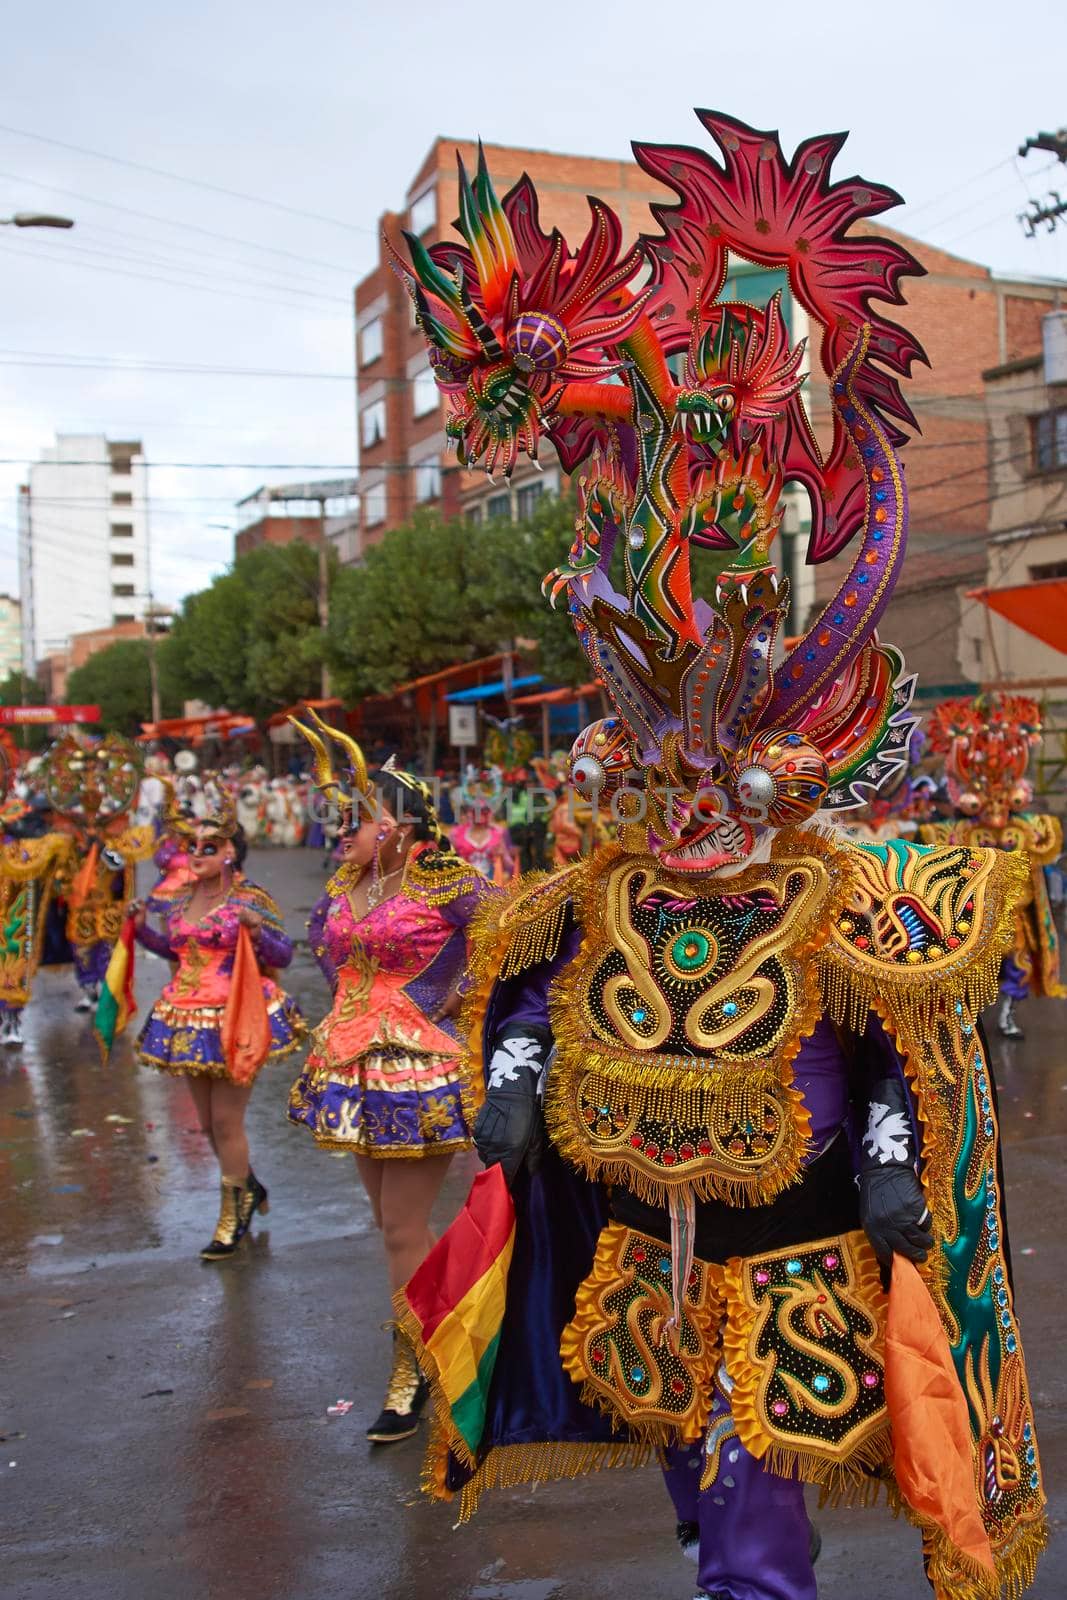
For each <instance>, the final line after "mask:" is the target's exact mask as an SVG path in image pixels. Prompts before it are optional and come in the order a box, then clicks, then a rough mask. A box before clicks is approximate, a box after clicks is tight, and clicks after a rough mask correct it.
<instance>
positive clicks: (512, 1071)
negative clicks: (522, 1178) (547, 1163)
mask: <svg viewBox="0 0 1067 1600" xmlns="http://www.w3.org/2000/svg"><path fill="white" fill-rule="evenodd" d="M551 1048H552V1035H551V1033H550V1032H549V1030H548V1029H547V1028H542V1027H538V1026H537V1025H536V1024H530V1023H522V1022H518V1023H512V1022H509V1023H507V1024H506V1025H505V1026H504V1027H503V1028H501V1030H500V1032H499V1033H498V1034H497V1035H496V1037H495V1039H494V1040H493V1054H492V1056H491V1057H490V1060H489V1066H488V1070H487V1072H486V1085H485V1104H484V1105H483V1106H482V1109H481V1110H480V1111H479V1113H478V1120H477V1121H476V1122H475V1124H474V1143H475V1145H476V1147H477V1150H478V1154H479V1155H480V1156H481V1158H482V1161H483V1162H484V1163H485V1165H486V1166H487V1167H491V1166H493V1164H494V1163H495V1162H497V1161H499V1162H500V1165H501V1166H502V1167H503V1169H504V1177H505V1178H506V1179H507V1182H508V1187H509V1188H510V1187H511V1185H512V1184H513V1183H514V1182H515V1179H516V1177H517V1176H518V1173H519V1169H520V1168H521V1167H522V1166H523V1164H524V1163H525V1165H526V1169H527V1171H529V1172H536V1171H537V1168H538V1167H539V1166H540V1164H541V1154H542V1151H543V1148H544V1119H543V1117H542V1114H541V1082H542V1078H543V1075H544V1071H545V1064H546V1062H547V1060H548V1055H549V1051H550V1050H551Z"/></svg>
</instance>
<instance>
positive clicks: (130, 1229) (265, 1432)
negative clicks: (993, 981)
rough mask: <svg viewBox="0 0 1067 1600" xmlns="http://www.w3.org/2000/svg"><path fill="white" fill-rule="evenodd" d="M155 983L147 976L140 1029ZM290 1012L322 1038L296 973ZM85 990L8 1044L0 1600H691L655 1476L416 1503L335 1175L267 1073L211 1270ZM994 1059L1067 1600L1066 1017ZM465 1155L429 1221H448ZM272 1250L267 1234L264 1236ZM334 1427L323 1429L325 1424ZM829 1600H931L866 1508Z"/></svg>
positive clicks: (415, 1471) (194, 1173)
mask: <svg viewBox="0 0 1067 1600" xmlns="http://www.w3.org/2000/svg"><path fill="white" fill-rule="evenodd" d="M250 870H251V873H252V875H253V876H254V877H255V878H257V879H258V880H259V881H260V882H262V883H264V884H266V885H267V886H268V887H269V888H270V889H272V890H273V891H274V892H275V893H276V894H277V895H278V896H279V898H280V899H281V900H282V902H283V904H284V905H285V908H286V912H287V915H288V917H289V922H290V927H291V931H292V932H293V933H294V934H298V935H299V934H302V933H303V923H304V919H305V917H306V914H307V910H308V909H309V907H310V905H311V902H312V900H313V898H314V896H315V894H316V893H317V892H318V888H319V885H320V883H321V881H322V871H321V861H320V858H319V857H318V856H317V855H315V854H313V853H311V852H308V851H290V852H280V853H271V854H265V853H260V854H259V855H258V856H257V855H255V854H254V855H253V858H252V860H251V861H250ZM165 977H166V968H165V966H164V964H163V963H162V962H158V961H152V960H149V959H146V958H145V957H144V955H143V953H142V955H141V959H140V962H139V971H138V986H137V987H138V996H139V1000H140V1003H141V1008H142V1010H141V1016H142V1017H143V1015H144V1010H145V1009H146V1008H147V1006H148V1005H149V1004H150V1003H151V1000H152V999H153V998H154V996H155V994H156V992H157V991H158V989H159V988H160V987H161V986H162V983H163V982H164V980H165ZM290 986H291V988H292V989H293V991H294V992H295V994H296V995H297V998H298V999H299V1000H300V1002H301V1004H302V1005H303V1006H304V1008H305V1010H306V1012H307V1014H308V1015H309V1017H310V1018H311V1019H312V1020H313V1021H317V1020H318V1018H319V1017H320V1016H321V1014H322V1012H323V1010H324V1009H325V1006H326V989H325V986H324V984H323V983H322V982H321V980H320V978H319V976H318V973H317V971H316V969H315V968H314V966H313V964H312V962H311V960H310V957H309V956H308V953H307V951H306V950H301V951H299V952H298V955H297V959H296V962H295V964H294V967H293V968H292V969H291V977H290ZM75 998H76V994H75V988H74V982H73V978H72V976H71V975H70V973H69V971H67V970H64V969H58V970H50V971H45V972H42V973H41V974H40V977H39V979H38V985H37V990H36V994H35V998H34V1003H33V1006H32V1008H31V1009H30V1011H29V1012H28V1013H27V1019H26V1041H27V1042H26V1045H25V1047H24V1049H23V1050H21V1051H13V1050H5V1051H3V1052H2V1055H0V1219H2V1221H0V1268H2V1271H0V1596H2V1597H3V1600H145V1597H151V1600H340V1597H345V1600H361V1597H363V1596H368V1597H369V1596H379V1595H380V1596H386V1597H389V1600H393V1597H396V1600H400V1597H406V1600H552V1597H556V1596H566V1597H575V1600H579V1597H580V1600H689V1597H690V1596H691V1595H692V1594H693V1591H694V1572H693V1568H692V1566H691V1565H690V1564H689V1563H688V1562H687V1561H686V1560H685V1559H684V1558H683V1557H682V1556H681V1555H680V1554H679V1553H678V1551H677V1548H676V1546H675V1544H674V1540H673V1519H672V1516H671V1513H670V1510H669V1507H668V1502H667V1498H666V1495H665V1492H664V1490H663V1488H662V1485H661V1482H660V1479H659V1474H658V1473H657V1472H656V1471H655V1470H652V1469H650V1470H648V1471H645V1472H641V1473H620V1474H613V1473H605V1474H602V1475H600V1476H599V1477H591V1478H586V1479H584V1480H579V1481H578V1482H577V1483H574V1484H563V1485H558V1486H554V1487H549V1488H541V1489H531V1490H513V1491H510V1492H506V1493H503V1494H498V1495H495V1496H493V1495H490V1496H489V1497H487V1498H486V1499H485V1500H484V1501H483V1504H482V1509H481V1511H480V1512H479V1514H478V1516H477V1517H476V1519H475V1521H474V1522H473V1523H472V1524H470V1525H468V1526H467V1527H464V1528H461V1529H458V1530H456V1531H453V1529H452V1526H451V1521H452V1519H451V1517H450V1515H449V1510H448V1508H442V1507H436V1506H432V1505H430V1504H429V1503H428V1502H425V1501H423V1500H422V1499H421V1498H420V1496H419V1494H418V1478H419V1465H420V1455H421V1439H420V1440H411V1441H409V1442H407V1443H405V1444H401V1445H398V1446H394V1447H392V1448H391V1449H390V1450H387V1451H386V1450H379V1451H374V1450H373V1449H372V1448H371V1447H369V1446H368V1445H367V1444H366V1443H365V1442H364V1440H363V1428H364V1427H365V1426H366V1423H367V1421H368V1420H369V1419H370V1418H371V1417H373V1416H374V1415H375V1414H376V1412H377V1410H378V1406H379V1404H380V1402H381V1397H382V1392H383V1386H384V1382H385V1377H386V1369H387V1362H388V1340H387V1336H386V1334H384V1333H383V1332H382V1331H381V1324H382V1322H383V1321H384V1319H385V1318H386V1316H387V1315H388V1312H389V1306H388V1299H387V1295H386V1292H385V1288H384V1279H383V1272H382V1269H381V1265H380V1261H379V1253H378V1245H377V1241H376V1239H375V1237H374V1234H373V1231H372V1229H371V1225H370V1217H369V1213H368V1208H367V1206H366V1204H365V1202H364V1200H363V1198H362V1195H361V1192H360V1191H359V1189H358V1188H357V1185H356V1181H355V1176H354V1173H353V1171H352V1164H351V1162H350V1160H349V1159H348V1158H346V1157H336V1156H330V1155H327V1154H325V1153H323V1152H321V1151H319V1150H317V1149H316V1148H315V1147H314V1145H313V1144H312V1142H311V1140H310V1139H309V1138H307V1137H306V1136H305V1135H304V1134H302V1133H301V1132H299V1131H297V1130H295V1129H290V1128H289V1127H288V1125H287V1124H286V1121H285V1100H286V1094H287V1091H288V1087H289V1083H290V1081H291V1079H292V1077H293V1076H294V1075H295V1070H296V1068H295V1067H294V1065H293V1063H292V1061H287V1062H282V1063H280V1064H279V1065H277V1066H275V1067H274V1068H272V1069H269V1070H268V1071H267V1072H265V1073H264V1074H263V1075H262V1076H261V1078H260V1080H259V1083H258V1085H257V1089H256V1093H255V1095H254V1097H253V1101H252V1110H251V1115H250V1132H251V1138H252V1150H253V1161H254V1165H255V1167H256V1170H257V1172H258V1173H259V1175H260V1176H261V1177H262V1179H263V1180H264V1181H265V1182H266V1183H267V1184H268V1185H269V1187H270V1191H271V1213H270V1216H269V1218H268V1219H266V1220H265V1221H264V1223H263V1224H262V1225H261V1227H260V1229H259V1232H258V1234H257V1236H256V1237H255V1239H254V1240H253V1242H252V1243H251V1246H250V1247H248V1246H246V1247H245V1248H244V1249H243V1251H242V1253H241V1255H240V1256H239V1258H238V1259H236V1260H235V1261H233V1262H231V1263H227V1264H225V1265H222V1266H205V1265H202V1264H201V1262H200V1261H199V1259H198V1255H197V1252H198V1249H199V1247H200V1246H201V1244H203V1243H204V1242H205V1241H206V1240H207V1239H208V1237H209V1236H210V1233H211V1229H212V1226H213V1223H214V1218H215V1204H216V1196H217V1190H216V1178H215V1169H214V1162H213V1159H212V1157H211V1154H210V1152H209V1151H208V1150H207V1148H206V1147H205V1146H204V1144H203V1141H202V1139H201V1137H200V1136H199V1135H198V1133H197V1132H196V1131H195V1119H194V1118H193V1116H192V1114H191V1110H190V1108H189V1106H188V1104H187V1099H186V1091H185V1089H184V1087H183V1085H182V1084H181V1083H180V1082H177V1081H172V1080H170V1079H167V1078H164V1077H161V1076H158V1075H157V1074H155V1073H153V1072H149V1071H145V1070H142V1069H137V1068H135V1067H134V1065H133V1058H132V1051H131V1047H130V1038H129V1037H127V1039H125V1040H123V1041H122V1042H121V1043H120V1045H119V1047H117V1048H116V1050H115V1053H114V1056H113V1058H112V1061H111V1064H110V1065H109V1066H108V1067H106V1068H101V1066H100V1064H99V1061H98V1058H97V1051H96V1047H95V1044H94V1042H93V1040H92V1037H91V1035H90V1031H89V1022H88V1019H87V1018H85V1017H84V1016H81V1015H75V1013H74V1010H73V1003H74V1000H75ZM1024 1020H1025V1021H1026V1023H1027V1027H1028V1034H1029V1036H1028V1038H1027V1040H1026V1042H1025V1043H1024V1044H1021V1045H1011V1046H1008V1045H1001V1044H999V1043H998V1044H997V1045H995V1046H994V1049H995V1054H996V1063H995V1065H996V1073H997V1078H998V1081H999V1083H1000V1086H1001V1099H1002V1108H1001V1109H1002V1117H1003V1126H1004V1133H1005V1145H1006V1168H1007V1185H1008V1205H1009V1216H1010V1221H1011V1228H1012V1238H1013V1246H1014V1253H1015V1269H1016V1279H1017V1288H1018V1300H1019V1307H1020V1314H1021V1317H1022V1324H1023V1333H1024V1338H1025V1341H1026V1348H1027V1352H1028V1356H1029V1361H1030V1370H1031V1378H1032V1382H1033V1387H1034V1392H1035V1399H1036V1403H1037V1411H1038V1421H1039V1426H1040V1434H1041V1444H1042V1446H1043V1458H1044V1468H1045V1476H1046V1482H1047V1485H1048V1487H1049V1490H1050V1495H1051V1499H1052V1512H1053V1537H1054V1541H1055V1542H1054V1545H1053V1548H1052V1550H1051V1551H1050V1553H1049V1555H1048V1556H1047V1557H1046V1560H1045V1564H1044V1567H1043V1569H1042V1573H1041V1576H1040V1577H1039V1579H1038V1582H1037V1585H1036V1588H1035V1589H1034V1590H1033V1591H1032V1593H1033V1594H1035V1595H1036V1596H1038V1597H1040V1600H1053V1597H1054V1596H1056V1597H1059V1596H1063V1595H1064V1594H1067V1541H1064V1540H1062V1539H1061V1538H1060V1537H1059V1535H1060V1531H1061V1530H1062V1527H1063V1522H1064V1517H1065V1512H1067V1500H1065V1496H1064V1490H1063V1485H1064V1476H1065V1471H1067V1381H1065V1366H1067V1363H1065V1359H1064V1353H1063V1352H1064V1345H1065V1342H1067V1167H1065V1163H1064V1149H1065V1142H1064V1134H1065V1131H1067V1033H1065V1027H1067V1005H1064V1004H1060V1005H1057V1004H1055V1003H1053V1002H1045V1003H1043V1004H1038V1003H1034V1002H1031V1003H1029V1004H1028V1005H1027V1007H1026V1009H1025V1017H1024ZM472 1163H473V1158H471V1157H465V1158H462V1159H461V1160H457V1161H456V1162H455V1163H454V1165H453V1171H452V1173H451V1175H450V1178H449V1181H448V1184H447V1186H446V1191H445V1195H444V1199H443V1202H442V1207H441V1221H442V1222H446V1221H447V1220H448V1219H449V1217H450V1216H451V1215H452V1213H453V1212H454V1210H455V1209H456V1208H457V1207H458V1205H459V1204H460V1203H461V1201H462V1198H463V1194H464V1192H465V1189H466V1186H467V1183H468V1182H469V1178H470V1175H471V1173H472V1171H473V1164H472ZM268 1224H269V1225H268ZM341 1398H343V1399H350V1400H352V1401H353V1402H354V1405H353V1408H352V1410H351V1411H350V1412H349V1413H348V1415H347V1416H343V1417H339V1418H328V1417H327V1415H326V1409H327V1407H328V1406H330V1405H332V1404H333V1403H334V1402H335V1401H336V1400H338V1399H341ZM818 1520H819V1523H820V1526H821V1528H822V1531H823V1535H824V1541H825V1543H824V1552H823V1557H822V1560H821V1561H820V1564H819V1569H818V1570H819V1575H820V1596H821V1600H857V1597H862V1600H923V1597H924V1596H925V1597H928V1596H929V1589H928V1588H927V1586H926V1585H925V1583H924V1581H923V1579H922V1575H921V1564H920V1561H919V1557H918V1549H917V1541H916V1536H915V1535H914V1534H913V1533H912V1531H911V1530H910V1529H909V1528H908V1527H907V1526H906V1525H904V1524H903V1523H894V1522H893V1521H892V1520H891V1519H890V1518H889V1517H888V1516H887V1514H886V1513H885V1512H884V1511H883V1510H880V1509H874V1510H868V1511H859V1510H857V1511H852V1512H841V1513H835V1514H834V1515H832V1516H830V1515H820V1516H819V1519H818Z"/></svg>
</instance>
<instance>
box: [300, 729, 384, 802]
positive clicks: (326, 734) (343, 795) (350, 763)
mask: <svg viewBox="0 0 1067 1600" xmlns="http://www.w3.org/2000/svg"><path fill="white" fill-rule="evenodd" d="M307 714H308V716H309V717H310V718H311V720H312V721H313V722H314V723H315V725H316V727H317V729H318V730H319V731H318V732H316V729H315V728H309V727H308V726H307V724H306V723H303V722H301V721H299V720H298V718H296V717H290V718H289V721H290V722H291V723H292V725H293V727H294V728H295V729H296V730H297V732H298V733H301V734H302V735H303V736H304V738H305V739H306V740H307V742H308V744H309V745H310V746H311V751H312V763H311V781H312V782H313V783H314V785H315V787H316V789H318V790H319V792H320V794H324V795H325V796H326V798H327V799H328V800H330V801H331V802H332V803H333V804H334V805H336V806H338V807H339V808H340V810H341V812H342V814H343V815H344V814H347V815H349V816H351V815H352V813H353V812H354V810H355V809H356V808H357V807H358V804H359V801H360V800H361V799H362V800H363V801H368V800H371V799H372V798H373V795H374V785H373V784H372V783H371V781H370V778H369V776H368V773H367V761H366V757H365V756H364V754H363V751H362V750H361V748H360V746H359V745H358V744H357V742H356V740H355V739H353V737H352V735H351V734H350V733H345V732H344V730H343V729H341V728H334V727H332V726H331V725H330V723H328V722H323V720H322V718H321V717H320V716H319V714H318V712H317V711H316V710H315V709H314V707H313V706H308V707H307ZM330 745H334V746H336V748H337V749H338V750H340V751H341V752H342V753H343V755H344V758H345V762H346V766H345V769H344V770H343V771H341V772H338V770H337V767H336V766H335V764H334V756H333V754H332V753H331V750H330Z"/></svg>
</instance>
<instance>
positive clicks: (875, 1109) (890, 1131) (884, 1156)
mask: <svg viewBox="0 0 1067 1600" xmlns="http://www.w3.org/2000/svg"><path fill="white" fill-rule="evenodd" d="M863 1148H864V1149H865V1150H866V1151H867V1153H868V1155H871V1156H876V1157H877V1159H878V1163H879V1165H880V1166H883V1167H884V1166H885V1165H886V1164H887V1162H890V1161H899V1162H902V1163H904V1164H905V1165H908V1164H910V1161H911V1127H910V1125H909V1123H908V1119H907V1117H906V1116H905V1115H904V1113H903V1111H890V1109H889V1107H888V1106H885V1105H882V1104H881V1103H880V1102H879V1101H877V1100H872V1101H871V1105H870V1114H869V1116H868V1118H867V1132H866V1133H865V1134H864V1135H863Z"/></svg>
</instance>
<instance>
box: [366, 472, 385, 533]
mask: <svg viewBox="0 0 1067 1600" xmlns="http://www.w3.org/2000/svg"><path fill="white" fill-rule="evenodd" d="M384 521H385V484H384V483H376V484H375V485H374V486H373V488H370V489H368V490H367V492H366V494H365V495H364V496H363V525H364V527H366V528H373V527H374V526H375V525H376V523H379V522H384Z"/></svg>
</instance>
